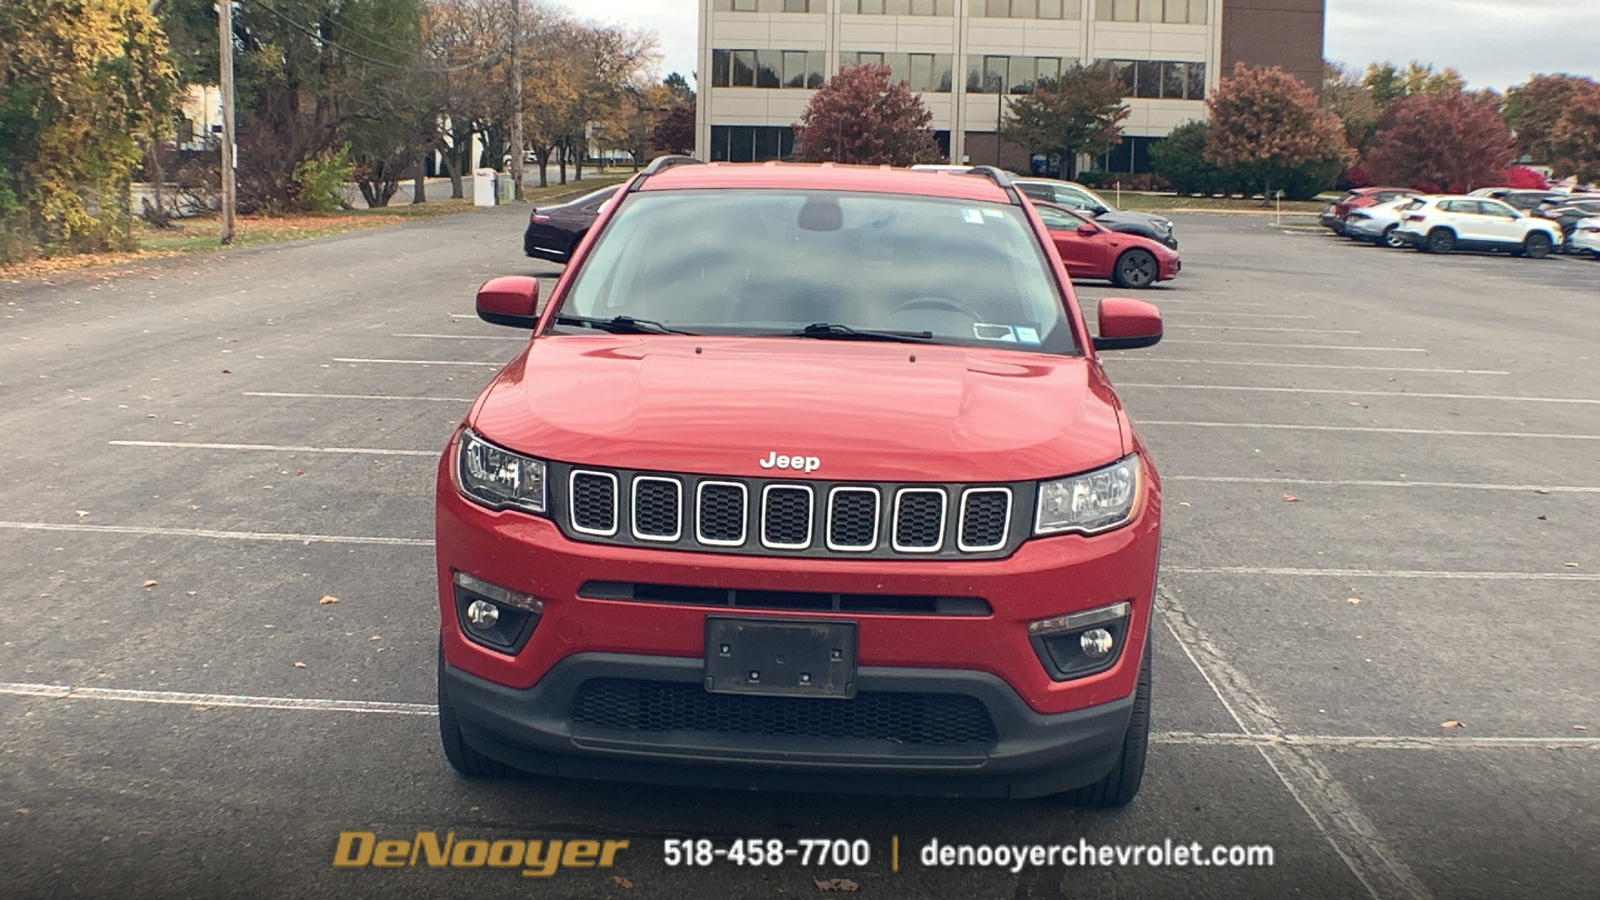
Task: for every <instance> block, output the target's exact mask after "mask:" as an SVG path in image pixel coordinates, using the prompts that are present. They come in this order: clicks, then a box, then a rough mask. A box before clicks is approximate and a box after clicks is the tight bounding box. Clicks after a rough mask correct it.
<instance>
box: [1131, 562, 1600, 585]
mask: <svg viewBox="0 0 1600 900" xmlns="http://www.w3.org/2000/svg"><path fill="white" fill-rule="evenodd" d="M1161 572H1162V574H1163V575H1168V574H1170V575H1282V576H1286V577H1291V578H1395V579H1402V580H1414V579H1437V580H1440V581H1571V582H1585V581H1600V572H1571V573H1568V572H1456V571H1432V570H1427V569H1296V568H1290V567H1287V566H1171V565H1163V566H1162V567H1161Z"/></svg>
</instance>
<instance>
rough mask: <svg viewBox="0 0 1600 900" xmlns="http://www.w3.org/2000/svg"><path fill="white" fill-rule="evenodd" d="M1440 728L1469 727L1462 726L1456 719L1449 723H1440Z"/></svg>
mask: <svg viewBox="0 0 1600 900" xmlns="http://www.w3.org/2000/svg"><path fill="white" fill-rule="evenodd" d="M1439 727H1440V728H1465V727H1467V726H1465V725H1463V724H1461V723H1460V722H1457V721H1456V720H1455V719H1451V720H1449V721H1448V722H1440V723H1439Z"/></svg>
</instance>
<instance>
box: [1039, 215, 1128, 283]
mask: <svg viewBox="0 0 1600 900" xmlns="http://www.w3.org/2000/svg"><path fill="white" fill-rule="evenodd" d="M1034 208H1035V209H1037V210H1038V211H1039V218H1041V219H1043V220H1044V227H1045V228H1048V229H1049V230H1050V242H1051V243H1053V244H1055V245H1056V253H1057V254H1059V255H1060V256H1061V262H1062V263H1063V264H1065V265H1066V267H1067V274H1068V275H1071V276H1072V277H1073V278H1109V277H1111V269H1110V267H1109V265H1108V264H1107V261H1106V250H1107V248H1106V242H1105V241H1106V237H1105V236H1106V231H1105V229H1103V228H1101V227H1100V226H1098V225H1095V224H1094V223H1093V222H1090V221H1088V220H1087V219H1082V218H1079V217H1078V216H1075V215H1073V214H1072V213H1069V212H1067V211H1066V210H1063V209H1056V208H1055V207H1051V206H1045V205H1043V204H1035V206H1034ZM1085 227H1087V228H1090V229H1093V233H1092V234H1085V233H1082V232H1080V231H1079V229H1080V228H1085Z"/></svg>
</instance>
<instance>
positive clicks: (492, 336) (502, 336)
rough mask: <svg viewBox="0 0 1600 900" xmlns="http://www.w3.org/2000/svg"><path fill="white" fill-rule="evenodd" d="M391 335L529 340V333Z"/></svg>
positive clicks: (456, 338)
mask: <svg viewBox="0 0 1600 900" xmlns="http://www.w3.org/2000/svg"><path fill="white" fill-rule="evenodd" d="M389 336H390V337H404V338H442V339H444V340H450V341H521V342H522V343H524V344H526V343H527V342H528V336H527V335H525V334H524V335H520V336H519V335H514V334H391V335H389Z"/></svg>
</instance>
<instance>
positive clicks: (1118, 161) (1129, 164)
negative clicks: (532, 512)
mask: <svg viewBox="0 0 1600 900" xmlns="http://www.w3.org/2000/svg"><path fill="white" fill-rule="evenodd" d="M1161 140H1165V138H1150V137H1126V136H1125V137H1123V139H1122V143H1120V144H1118V145H1117V146H1116V147H1114V148H1113V149H1112V150H1111V152H1110V153H1107V154H1105V155H1104V156H1099V157H1096V158H1095V166H1094V167H1095V168H1096V169H1098V170H1100V171H1102V172H1116V173H1136V172H1150V171H1153V169H1154V167H1153V166H1152V165H1151V163H1150V147H1151V146H1153V145H1154V144H1155V143H1156V142H1157V141H1161ZM1108 183H1109V182H1108Z"/></svg>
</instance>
